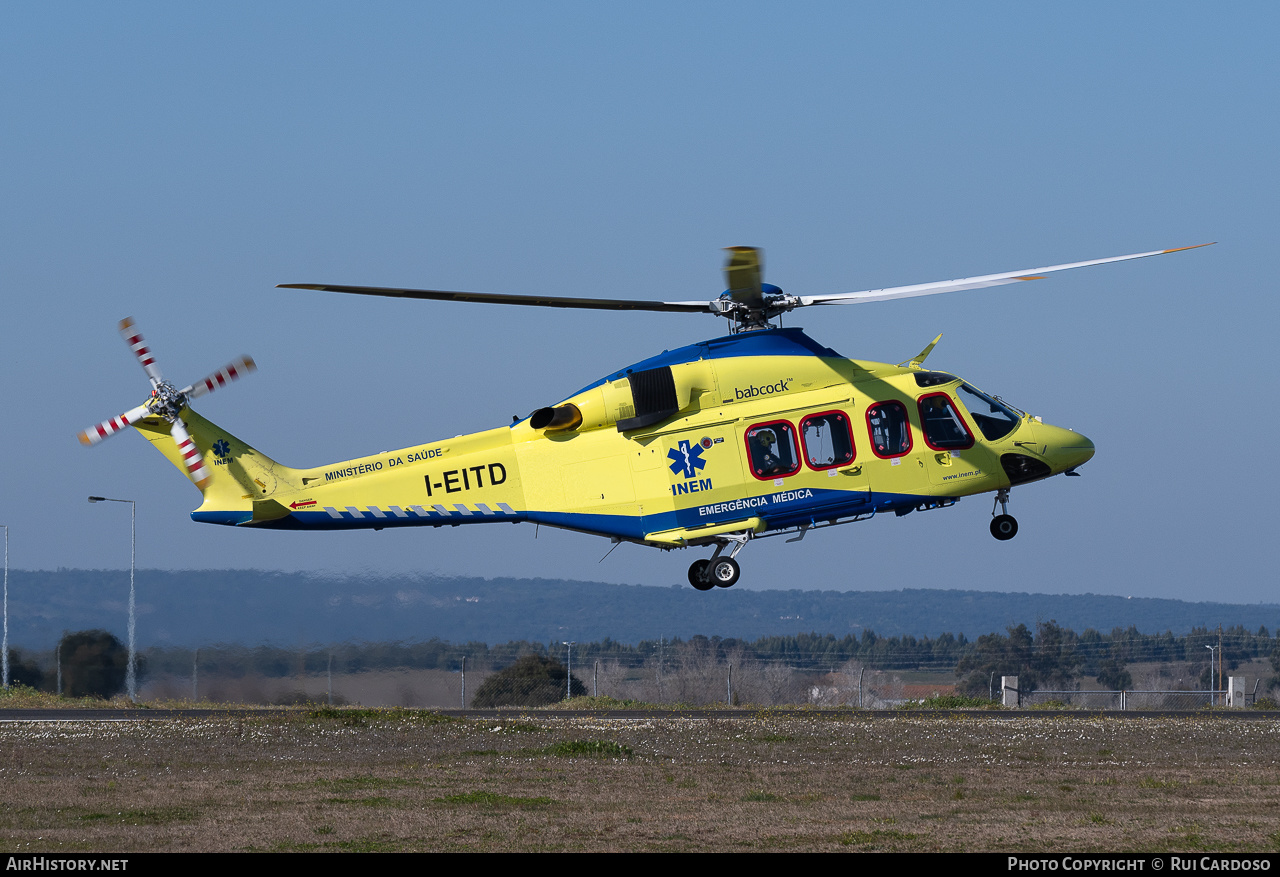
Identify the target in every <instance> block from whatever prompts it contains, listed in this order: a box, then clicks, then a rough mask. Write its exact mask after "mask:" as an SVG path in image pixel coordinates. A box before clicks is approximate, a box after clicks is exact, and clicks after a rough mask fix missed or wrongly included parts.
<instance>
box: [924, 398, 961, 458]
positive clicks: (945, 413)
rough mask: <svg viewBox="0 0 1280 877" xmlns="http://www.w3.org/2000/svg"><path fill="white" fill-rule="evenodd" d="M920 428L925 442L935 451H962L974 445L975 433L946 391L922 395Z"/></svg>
mask: <svg viewBox="0 0 1280 877" xmlns="http://www.w3.org/2000/svg"><path fill="white" fill-rule="evenodd" d="M920 428H921V429H922V430H923V431H924V440H925V443H926V444H927V445H928V446H929V447H931V448H933V449H934V450H935V451H962V450H964V449H965V448H971V447H973V433H971V432H969V426H968V424H966V423H965V422H964V418H963V417H961V416H960V412H959V411H957V410H956V405H955V403H954V402H952V401H951V397H950V396H948V395H947V394H946V393H930V394H929V395H927V396H921V397H920Z"/></svg>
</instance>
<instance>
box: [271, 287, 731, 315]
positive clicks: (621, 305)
mask: <svg viewBox="0 0 1280 877" xmlns="http://www.w3.org/2000/svg"><path fill="white" fill-rule="evenodd" d="M276 288H277V289H316V290H319V291H321V292H347V293H353V294H355V295H382V296H387V297H389V298H417V299H427V300H431V301H465V302H480V303H482V304H493V305H529V306H532V307H540V308H586V309H588V310H597V311H668V312H674V313H686V314H688V313H701V314H706V313H711V312H712V311H711V306H710V304H709V303H708V302H705V301H637V300H634V299H624V298H562V297H558V296H542V295H508V294H505V293H496V292H446V291H444V290H439V289H398V288H391V287H383V286H336V285H333V284H326V283H281V284H278V285H277V286H276Z"/></svg>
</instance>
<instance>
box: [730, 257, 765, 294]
mask: <svg viewBox="0 0 1280 877" xmlns="http://www.w3.org/2000/svg"><path fill="white" fill-rule="evenodd" d="M725 249H726V250H727V251H728V252H729V261H728V262H725V265H724V281H725V287H726V288H727V289H728V290H729V298H731V299H733V300H734V301H736V302H738V303H740V304H744V305H746V306H747V307H752V308H758V307H760V306H761V305H762V304H764V290H763V289H761V284H762V283H763V282H764V259H763V257H762V256H761V255H760V249H759V248H758V247H725Z"/></svg>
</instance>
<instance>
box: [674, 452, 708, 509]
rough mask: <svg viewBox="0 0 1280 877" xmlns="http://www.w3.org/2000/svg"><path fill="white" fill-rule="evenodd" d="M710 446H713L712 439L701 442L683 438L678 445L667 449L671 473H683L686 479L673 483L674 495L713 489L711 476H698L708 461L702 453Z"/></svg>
mask: <svg viewBox="0 0 1280 877" xmlns="http://www.w3.org/2000/svg"><path fill="white" fill-rule="evenodd" d="M709 447H711V440H710V439H703V440H702V441H701V442H692V441H689V440H688V439H682V440H681V441H680V443H679V444H678V445H677V446H676V447H674V448H671V449H670V450H669V451H667V458H668V459H669V460H671V465H670V467H669V468H670V469H671V474H672V475H682V476H684V479H685V480H684V481H678V482H676V483H675V484H673V485H671V495H672V496H679V495H680V494H682V493H700V492H702V491H704V490H710V489H711V479H710V478H699V477H698V473H699V472H701V471H702V470H703V469H705V468H706V467H707V461H706V460H704V459H702V453H703V451H704V450H706V449H707V448H709Z"/></svg>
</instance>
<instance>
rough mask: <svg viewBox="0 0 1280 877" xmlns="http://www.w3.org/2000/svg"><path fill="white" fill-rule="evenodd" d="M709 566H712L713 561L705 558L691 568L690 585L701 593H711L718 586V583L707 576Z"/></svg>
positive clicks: (695, 562)
mask: <svg viewBox="0 0 1280 877" xmlns="http://www.w3.org/2000/svg"><path fill="white" fill-rule="evenodd" d="M709 566H711V561H709V560H707V559H705V558H704V559H702V560H695V561H694V562H693V565H692V566H690V567H689V584H691V585H693V586H694V587H695V588H697V589H698V590H699V591H710V590H711V589H712V588H714V587H715V586H716V583H715V582H713V581H712V580H711V577H710V576H709V575H708V574H707V567H709Z"/></svg>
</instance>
